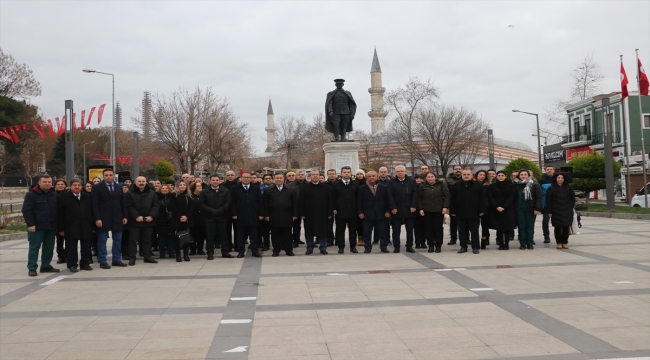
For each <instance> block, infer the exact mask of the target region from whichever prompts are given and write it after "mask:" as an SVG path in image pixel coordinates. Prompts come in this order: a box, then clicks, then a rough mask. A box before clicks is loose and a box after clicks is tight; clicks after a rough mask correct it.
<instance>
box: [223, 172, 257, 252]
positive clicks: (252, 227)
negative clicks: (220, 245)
mask: <svg viewBox="0 0 650 360" xmlns="http://www.w3.org/2000/svg"><path fill="white" fill-rule="evenodd" d="M239 178H240V179H241V183H240V184H237V185H234V186H231V187H230V197H231V199H232V205H231V206H230V214H231V216H232V219H233V220H236V224H237V232H236V234H237V239H236V241H237V247H238V248H239V254H238V255H237V257H238V258H243V257H244V254H245V252H246V239H248V238H250V241H251V245H250V249H251V252H252V253H253V257H262V255H261V254H260V253H259V250H258V240H259V232H258V230H259V225H260V220H263V219H264V216H262V207H263V204H262V193H261V192H260V189H259V187H258V185H253V184H251V174H250V173H247V172H245V173H243V174H242V175H241V176H240V177H239Z"/></svg>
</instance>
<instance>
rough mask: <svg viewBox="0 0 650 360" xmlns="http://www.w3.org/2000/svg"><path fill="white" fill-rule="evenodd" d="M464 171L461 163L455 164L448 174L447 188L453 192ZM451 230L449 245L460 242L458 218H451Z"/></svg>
mask: <svg viewBox="0 0 650 360" xmlns="http://www.w3.org/2000/svg"><path fill="white" fill-rule="evenodd" d="M462 172H463V167H462V166H460V165H454V171H453V172H452V173H450V174H449V176H447V178H446V179H445V182H446V183H447V188H448V189H449V191H450V192H451V188H452V187H453V186H454V185H456V183H457V182H459V181H461V173H462ZM449 232H450V233H451V240H450V241H449V243H447V245H456V242H458V224H457V223H456V218H455V217H451V216H450V218H449Z"/></svg>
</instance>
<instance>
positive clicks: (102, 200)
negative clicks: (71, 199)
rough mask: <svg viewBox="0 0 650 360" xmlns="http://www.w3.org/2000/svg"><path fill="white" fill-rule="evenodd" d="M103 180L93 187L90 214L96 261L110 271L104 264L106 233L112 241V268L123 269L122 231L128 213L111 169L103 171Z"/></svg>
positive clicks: (105, 263)
mask: <svg viewBox="0 0 650 360" xmlns="http://www.w3.org/2000/svg"><path fill="white" fill-rule="evenodd" d="M103 177H104V180H103V181H101V182H99V183H97V184H95V185H93V190H92V191H91V193H90V195H91V197H92V200H93V201H92V209H93V210H92V213H93V218H94V219H95V226H97V260H99V267H101V268H102V269H110V268H111V265H108V263H107V262H106V241H107V240H108V232H109V231H110V232H111V238H112V239H113V249H112V253H113V262H112V265H113V266H120V267H124V266H126V264H124V263H122V261H121V260H122V229H123V228H124V225H126V223H127V219H128V211H127V209H126V198H125V196H124V193H123V192H122V187H121V186H119V185H118V184H117V183H115V181H114V180H115V173H114V172H113V170H112V169H104V171H103Z"/></svg>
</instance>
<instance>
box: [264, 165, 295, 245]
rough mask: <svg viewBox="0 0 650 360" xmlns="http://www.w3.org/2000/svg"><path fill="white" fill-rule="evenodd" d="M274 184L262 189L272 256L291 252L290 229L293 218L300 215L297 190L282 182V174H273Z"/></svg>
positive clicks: (291, 237)
mask: <svg viewBox="0 0 650 360" xmlns="http://www.w3.org/2000/svg"><path fill="white" fill-rule="evenodd" d="M273 181H274V183H275V186H269V187H267V188H266V190H264V200H263V205H264V220H265V221H267V222H268V223H269V227H270V228H271V241H272V242H273V257H276V256H278V255H280V251H282V250H284V251H285V252H286V254H287V255H288V256H294V254H293V236H292V234H291V230H292V227H293V222H294V220H296V219H298V217H299V215H300V211H299V208H298V206H299V204H298V190H296V189H294V188H291V187H289V186H286V185H285V184H284V175H283V174H275V175H274V176H273Z"/></svg>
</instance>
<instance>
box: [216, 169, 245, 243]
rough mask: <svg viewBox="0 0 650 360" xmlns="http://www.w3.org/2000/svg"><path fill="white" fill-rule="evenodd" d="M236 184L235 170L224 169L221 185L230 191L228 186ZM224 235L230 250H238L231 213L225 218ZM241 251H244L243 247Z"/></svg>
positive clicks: (235, 224)
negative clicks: (224, 177) (224, 175)
mask: <svg viewBox="0 0 650 360" xmlns="http://www.w3.org/2000/svg"><path fill="white" fill-rule="evenodd" d="M237 184H239V182H238V181H237V175H236V174H235V172H234V171H232V170H228V171H226V179H225V180H224V181H223V182H222V183H221V186H223V187H224V188H226V189H228V191H230V188H232V187H233V186H235V185H237ZM228 211H230V209H228ZM233 233H234V237H233ZM226 235H227V236H228V244H229V248H230V249H231V251H232V250H235V251H239V247H238V246H237V220H234V219H233V218H232V216H231V214H228V218H227V219H226ZM243 251H245V249H244V250H243Z"/></svg>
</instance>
